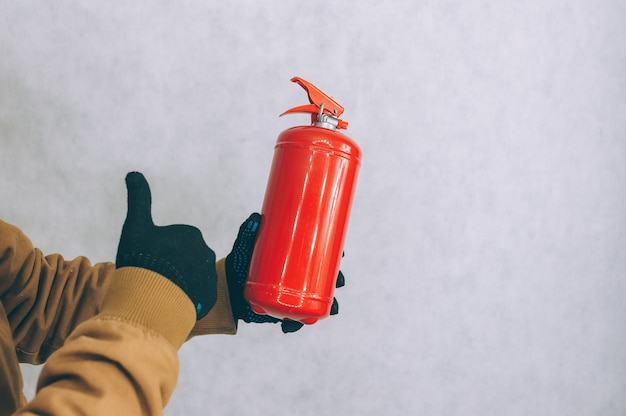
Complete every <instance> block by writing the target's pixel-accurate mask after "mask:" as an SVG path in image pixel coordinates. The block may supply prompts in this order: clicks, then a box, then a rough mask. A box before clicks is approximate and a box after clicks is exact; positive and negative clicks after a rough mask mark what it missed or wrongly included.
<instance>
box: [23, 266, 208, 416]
mask: <svg viewBox="0 0 626 416" xmlns="http://www.w3.org/2000/svg"><path fill="white" fill-rule="evenodd" d="M111 280H112V282H111V283H110V285H109V287H108V289H107V293H106V294H105V296H104V299H103V304H102V309H101V311H100V313H99V314H98V315H96V316H95V317H93V318H91V319H88V320H87V321H85V322H83V323H82V324H80V325H79V326H78V327H77V328H76V329H75V330H74V332H73V333H72V334H71V335H70V337H68V338H67V340H66V342H65V345H64V346H63V347H62V348H60V349H58V350H57V351H56V352H55V353H54V354H52V355H51V356H50V357H49V359H48V361H47V362H46V364H45V365H44V367H43V370H42V372H41V376H40V378H39V383H38V385H37V395H36V396H35V398H34V399H33V400H32V401H31V402H30V403H28V404H27V405H26V406H25V407H23V408H22V409H20V410H19V411H18V412H17V413H16V415H51V414H52V415H72V414H89V415H94V416H99V415H160V414H162V412H163V408H164V407H165V405H166V404H167V402H168V400H169V399H170V397H171V395H172V393H173V391H174V387H175V385H176V381H177V377H178V357H177V350H178V349H179V348H180V346H181V345H182V344H183V342H184V341H185V339H186V338H187V335H188V334H189V332H190V331H191V328H192V327H193V325H194V323H195V321H196V319H195V317H196V313H195V308H194V306H193V303H192V302H191V301H190V300H189V298H188V297H187V295H186V294H185V292H183V291H182V290H181V289H180V288H179V287H178V286H176V285H175V284H174V283H172V282H171V281H170V280H168V279H167V278H165V277H163V276H161V275H159V274H157V273H154V272H152V271H150V270H146V269H140V268H135V267H124V268H121V269H118V270H117V271H116V272H115V273H114V274H113V276H112V278H111Z"/></svg>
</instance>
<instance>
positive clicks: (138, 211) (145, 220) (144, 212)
mask: <svg viewBox="0 0 626 416" xmlns="http://www.w3.org/2000/svg"><path fill="white" fill-rule="evenodd" d="M126 189H127V190H128V213H127V214H126V221H127V222H128V223H129V224H133V226H139V227H143V226H150V225H154V223H153V222H152V212H151V211H152V210H151V208H152V196H151V194H150V186H149V185H148V181H147V180H146V178H145V177H144V176H143V174H141V173H140V172H130V173H129V174H128V175H126Z"/></svg>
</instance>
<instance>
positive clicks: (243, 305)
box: [226, 212, 345, 334]
mask: <svg viewBox="0 0 626 416" xmlns="http://www.w3.org/2000/svg"><path fill="white" fill-rule="evenodd" d="M260 224H261V215H260V214H258V213H256V212H255V213H253V214H252V215H250V217H249V218H248V219H247V220H246V221H245V222H244V223H243V224H242V225H241V227H239V233H238V234H237V239H236V240H235V244H234V245H233V250H232V251H231V252H230V254H229V255H228V256H226V279H227V281H228V291H229V292H230V302H231V305H232V309H233V316H234V318H235V319H242V320H243V321H244V322H254V323H266V322H272V323H277V322H280V323H281V329H282V331H283V332H284V333H285V334H286V333H289V332H295V331H297V330H299V329H300V328H302V326H303V325H304V324H302V323H301V322H297V321H291V320H288V319H285V320H281V319H277V318H274V317H272V316H269V315H258V314H256V313H254V312H253V311H252V308H251V307H250V304H249V303H248V302H246V300H245V299H244V297H243V290H244V286H245V283H246V279H247V277H248V270H249V268H250V260H251V258H252V251H253V249H254V244H255V242H256V236H257V232H258V230H259V225H260ZM344 284H345V279H344V276H343V273H341V271H340V272H339V276H338V277H337V285H336V287H342V286H343V285H344ZM337 313H339V303H337V299H336V298H333V304H332V306H331V310H330V314H331V315H336V314H337Z"/></svg>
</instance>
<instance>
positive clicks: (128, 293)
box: [98, 267, 196, 349]
mask: <svg viewBox="0 0 626 416" xmlns="http://www.w3.org/2000/svg"><path fill="white" fill-rule="evenodd" d="M98 316H99V317H101V318H106V317H113V318H116V319H122V320H125V321H128V322H131V323H135V324H139V325H141V326H144V327H146V328H148V329H150V330H152V331H154V332H157V333H159V334H161V335H162V336H164V337H165V338H166V339H167V340H168V341H169V342H170V343H171V344H172V345H173V346H174V347H175V348H176V349H178V348H180V346H181V345H182V344H183V342H184V341H185V339H186V338H187V336H188V334H189V332H190V331H191V328H193V325H194V323H195V322H196V311H195V309H194V306H193V303H192V302H191V300H190V299H189V297H188V296H187V294H186V293H185V292H184V291H183V290H182V289H181V288H179V287H178V286H177V285H176V284H175V283H173V282H172V281H170V280H169V279H167V278H166V277H164V276H162V275H160V274H158V273H155V272H153V271H151V270H148V269H142V268H139V267H122V268H119V269H117V270H116V271H115V273H114V274H113V276H112V281H111V283H110V285H109V287H108V289H107V292H106V294H105V295H104V299H103V300H102V308H101V310H100V313H99V314H98Z"/></svg>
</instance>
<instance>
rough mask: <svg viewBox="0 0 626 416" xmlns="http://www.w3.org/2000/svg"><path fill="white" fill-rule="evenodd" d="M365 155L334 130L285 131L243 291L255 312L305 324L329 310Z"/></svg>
mask: <svg viewBox="0 0 626 416" xmlns="http://www.w3.org/2000/svg"><path fill="white" fill-rule="evenodd" d="M360 159H361V150H360V149H359V147H358V146H357V145H356V144H355V143H354V142H353V141H352V140H351V139H349V138H348V137H346V136H345V135H343V134H341V133H338V132H336V131H333V130H328V129H324V128H320V127H315V126H303V127H294V128H291V129H288V130H285V131H284V132H282V133H281V134H280V136H279V137H278V140H277V142H276V147H275V151H274V159H273V161H272V167H271V169H270V175H269V179H268V183H267V188H266V193H265V199H264V202H263V208H262V210H261V214H262V221H261V227H260V230H259V235H258V239H257V242H256V245H255V249H254V253H253V256H252V261H251V264H250V272H249V276H248V280H247V282H246V287H245V291H244V296H245V298H246V299H247V300H248V302H250V304H251V305H252V306H253V308H254V310H255V312H257V313H264V314H268V315H271V316H274V317H277V318H281V319H284V318H288V319H292V320H297V321H301V322H303V323H306V324H312V323H314V322H316V321H317V320H318V319H322V318H325V317H327V316H328V314H329V313H330V308H331V306H332V301H333V294H334V289H335V284H336V280H337V274H338V273H339V262H340V260H341V254H342V251H343V243H344V239H345V235H346V231H347V226H348V218H349V215H350V209H351V206H352V198H353V195H354V190H355V186H356V180H357V174H358V170H359V165H360Z"/></svg>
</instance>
